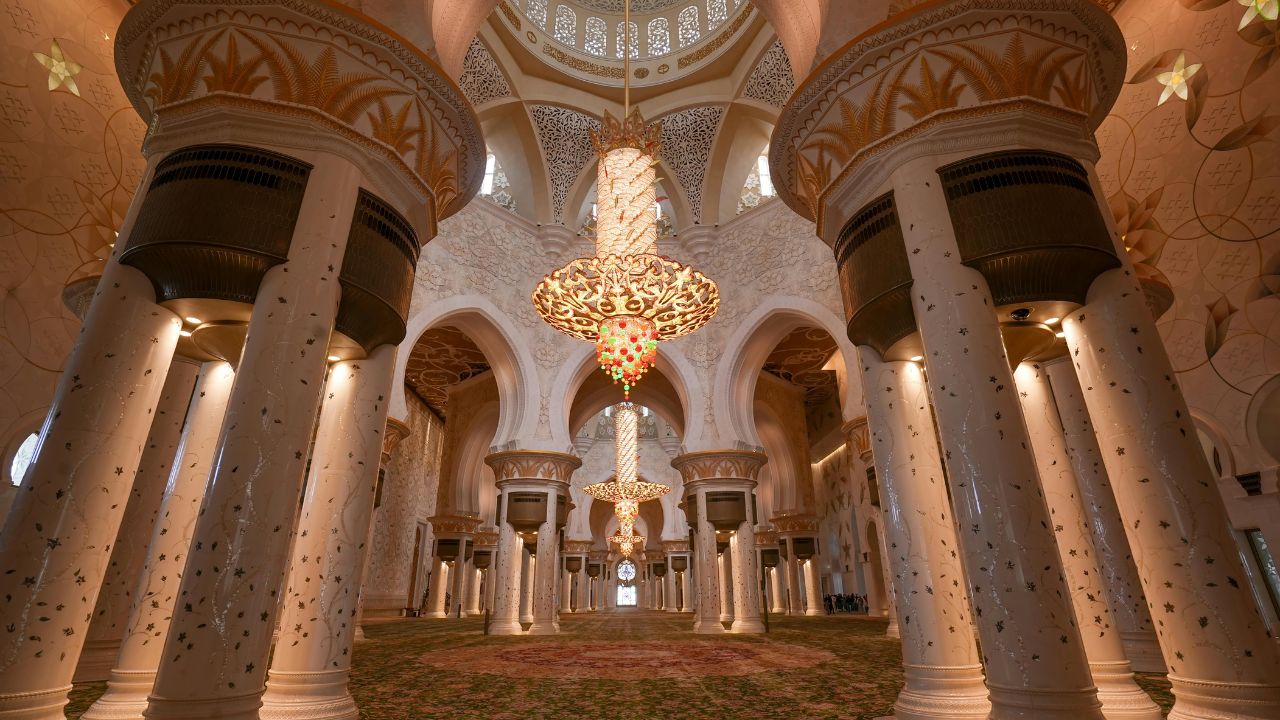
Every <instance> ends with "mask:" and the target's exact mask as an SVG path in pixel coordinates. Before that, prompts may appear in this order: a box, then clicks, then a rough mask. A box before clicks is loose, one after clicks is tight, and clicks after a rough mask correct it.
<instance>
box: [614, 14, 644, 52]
mask: <svg viewBox="0 0 1280 720" xmlns="http://www.w3.org/2000/svg"><path fill="white" fill-rule="evenodd" d="M628 30H630V31H631V32H630V33H629V34H630V36H631V38H630V43H631V44H630V48H631V59H632V60H635V59H636V58H638V57H640V26H639V25H637V24H635V23H631V27H630V28H628ZM623 32H624V31H623V29H622V23H618V34H617V35H616V36H615V37H614V43H615V45H616V48H617V54H618V58H619V59H621V58H622V47H623V45H624V44H625V43H627V39H625V38H624V37H623V35H622V33H623Z"/></svg>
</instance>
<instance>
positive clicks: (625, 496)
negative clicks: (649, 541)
mask: <svg viewBox="0 0 1280 720" xmlns="http://www.w3.org/2000/svg"><path fill="white" fill-rule="evenodd" d="M613 429H614V469H615V473H614V478H613V480H609V481H606V482H602V483H595V484H592V485H588V486H586V487H585V488H583V490H584V491H586V493H587V494H588V495H590V496H591V497H594V498H597V499H599V500H604V501H605V502H611V503H613V514H614V516H615V517H617V518H618V532H617V533H616V534H614V535H612V536H610V537H609V542H611V543H613V544H615V545H617V546H618V552H620V553H622V556H623V557H630V556H631V553H632V552H634V551H635V548H636V547H637V546H639V547H644V540H645V538H644V536H642V535H637V534H636V532H635V526H636V518H637V517H639V515H640V503H642V502H646V501H648V500H656V499H658V498H660V497H662V496H663V495H666V494H667V493H669V492H671V488H670V487H667V486H666V485H662V484H660V483H651V482H644V481H642V480H640V477H639V466H640V416H639V413H637V412H636V407H635V406H634V405H632V404H631V403H622V404H620V405H617V406H615V407H614V412H613Z"/></svg>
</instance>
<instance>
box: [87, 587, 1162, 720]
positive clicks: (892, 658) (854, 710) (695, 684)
mask: <svg viewBox="0 0 1280 720" xmlns="http://www.w3.org/2000/svg"><path fill="white" fill-rule="evenodd" d="M885 625H886V621H885V620H883V619H879V618H874V619H872V618H867V617H865V616H860V615H843V614H838V615H833V616H825V617H819V618H805V617H772V618H771V620H770V632H769V633H766V634H763V635H720V636H715V637H712V638H707V637H706V636H699V635H692V634H690V633H689V631H688V620H687V616H681V615H679V614H676V613H665V612H656V611H652V610H643V609H634V608H621V609H616V610H609V611H602V612H598V613H582V614H561V616H560V633H559V634H557V635H547V636H537V637H519V636H516V637H496V636H485V635H484V634H483V628H484V619H483V618H482V617H471V618H463V619H461V620H459V621H456V622H433V621H431V620H424V619H410V620H400V619H397V620H388V621H384V622H376V623H368V624H367V625H366V627H365V635H366V638H367V639H366V640H365V641H363V642H360V643H357V644H356V647H355V658H354V663H353V670H352V673H351V693H352V695H353V696H354V697H355V700H356V703H357V704H358V705H359V707H360V711H361V712H360V717H361V718H377V719H379V720H392V719H396V720H400V719H404V720H407V719H418V718H422V719H426V718H449V719H450V720H461V719H462V718H482V717H483V718H493V719H494V720H502V719H504V718H513V719H514V718H601V719H603V718H681V719H688V718H780V717H790V718H850V719H852V720H872V719H873V718H879V717H883V716H885V715H892V713H893V701H894V698H896V697H897V695H898V692H899V690H900V689H901V687H902V656H901V651H900V649H899V648H900V644H899V641H898V640H897V639H896V638H890V637H886V636H885ZM1139 682H1140V683H1141V684H1142V686H1143V688H1144V689H1146V690H1147V691H1148V692H1149V693H1151V694H1152V696H1153V697H1154V698H1155V699H1156V701H1157V702H1158V703H1160V704H1161V705H1162V706H1163V707H1164V708H1165V709H1166V710H1167V709H1168V707H1169V704H1170V702H1171V700H1170V697H1169V695H1168V683H1167V682H1164V681H1163V679H1162V678H1161V679H1157V676H1139ZM99 692H101V687H100V686H97V685H94V686H89V687H85V688H83V689H80V690H78V691H77V692H76V693H75V695H74V696H73V697H72V702H71V705H70V706H69V707H68V710H70V711H71V712H69V713H68V714H69V716H70V717H72V718H78V717H79V715H80V712H83V710H84V709H85V708H86V707H87V706H88V704H89V703H90V702H91V701H92V699H93V698H94V697H96V695H97V693H99Z"/></svg>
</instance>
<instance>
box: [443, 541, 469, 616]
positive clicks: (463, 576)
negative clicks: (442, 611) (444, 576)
mask: <svg viewBox="0 0 1280 720" xmlns="http://www.w3.org/2000/svg"><path fill="white" fill-rule="evenodd" d="M458 546H459V547H458V559H457V560H454V561H453V567H452V568H451V569H450V571H449V585H450V586H451V587H452V588H453V599H452V601H451V602H450V604H449V608H448V610H447V612H448V613H449V616H450V617H457V618H462V617H465V616H466V614H467V608H466V605H467V578H469V577H471V560H469V559H468V557H467V556H468V555H470V554H471V551H472V548H471V539H470V538H468V537H464V538H462V540H461V542H459V543H458Z"/></svg>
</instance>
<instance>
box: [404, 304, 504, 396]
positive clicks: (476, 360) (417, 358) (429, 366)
mask: <svg viewBox="0 0 1280 720" xmlns="http://www.w3.org/2000/svg"><path fill="white" fill-rule="evenodd" d="M489 369H490V367H489V361H488V359H486V358H485V356H484V352H482V351H481V350H480V348H478V347H476V344H475V342H474V341H473V340H472V339H471V338H469V337H467V334H466V333H464V332H463V331H461V330H459V329H458V328H456V327H453V326H450V325H445V326H442V327H435V328H431V329H430V330H427V331H426V332H425V333H423V334H422V335H421V336H420V337H419V338H418V340H417V342H415V343H414V344H413V350H411V351H410V353H409V365H408V370H407V372H406V374H405V382H406V383H408V385H409V386H410V387H411V388H413V391H414V392H415V393H417V394H418V397H420V398H422V400H423V401H424V402H426V403H427V405H429V406H430V407H431V409H432V410H433V411H435V413H436V415H439V416H440V417H441V418H447V417H448V409H449V390H450V389H451V388H452V387H453V386H455V385H457V384H458V383H460V382H463V381H465V380H470V379H471V378H473V377H476V376H478V375H483V374H484V373H487V372H489Z"/></svg>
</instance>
